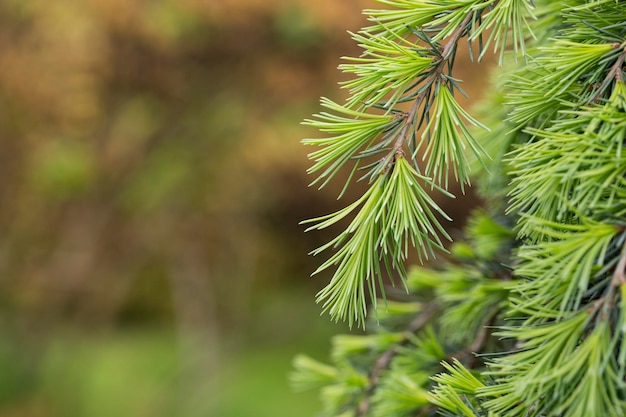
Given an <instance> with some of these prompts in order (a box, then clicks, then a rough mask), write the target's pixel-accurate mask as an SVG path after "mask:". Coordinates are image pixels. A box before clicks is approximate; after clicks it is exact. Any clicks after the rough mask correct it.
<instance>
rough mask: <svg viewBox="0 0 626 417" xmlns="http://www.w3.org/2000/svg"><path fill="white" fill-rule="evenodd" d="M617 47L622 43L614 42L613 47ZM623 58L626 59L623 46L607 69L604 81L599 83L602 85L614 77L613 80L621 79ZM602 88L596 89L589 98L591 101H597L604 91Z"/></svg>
mask: <svg viewBox="0 0 626 417" xmlns="http://www.w3.org/2000/svg"><path fill="white" fill-rule="evenodd" d="M619 47H623V44H622V45H620V44H619V43H616V44H615V48H619ZM625 59H626V47H624V48H623V49H622V53H621V54H620V55H619V56H618V57H617V60H616V61H615V63H614V64H613V65H612V66H611V69H610V70H609V72H608V74H607V75H606V77H605V79H604V81H603V82H602V83H600V85H604V84H605V83H606V82H607V81H610V80H611V78H615V81H618V82H621V81H623V79H622V67H623V66H624V60H625ZM604 90H605V89H604V88H600V89H598V91H597V92H596V94H594V95H593V97H592V98H591V101H592V102H596V101H598V100H599V99H600V96H601V95H602V93H603V92H604Z"/></svg>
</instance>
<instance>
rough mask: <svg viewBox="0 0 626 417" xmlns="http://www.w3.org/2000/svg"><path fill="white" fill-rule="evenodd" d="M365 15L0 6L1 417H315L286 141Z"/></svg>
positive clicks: (317, 352)
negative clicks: (305, 364) (297, 368)
mask: <svg viewBox="0 0 626 417" xmlns="http://www.w3.org/2000/svg"><path fill="white" fill-rule="evenodd" d="M372 6H374V3H373V2H371V1H369V0H317V1H315V2H311V1H307V0H219V1H218V0H133V1H129V0H82V1H76V0H55V1H47V0H0V175H1V179H0V417H4V416H11V417H13V416H15V417H20V416H23V417H56V416H59V417H61V416H62V417H74V416H76V417H85V416H87V417H100V416H102V417H111V416H119V417H125V416H129V417H130V416H132V417H141V416H150V417H159V416H168V417H171V416H182V417H188V416H189V417H192V416H193V417H195V416H208V417H213V416H216V417H222V416H224V417H231V416H232V417H252V416H254V417H264V416H267V417H270V416H271V417H282V416H285V417H287V416H289V417H292V416H294V415H298V416H314V415H315V410H317V409H319V405H318V404H317V401H316V398H315V394H314V393H310V394H307V393H305V394H296V393H293V392H291V390H290V388H289V386H288V382H287V373H288V371H289V369H290V361H291V357H292V356H293V355H294V354H295V353H297V352H300V351H305V352H307V353H308V354H311V355H313V356H317V357H320V358H324V356H325V355H326V352H327V343H328V338H329V336H330V335H331V334H333V333H336V332H342V331H346V329H345V328H344V327H342V326H341V325H335V324H331V323H330V321H329V319H328V317H327V316H322V317H320V316H319V307H318V306H317V305H315V303H314V294H315V293H316V292H317V290H318V289H320V288H321V287H322V286H323V285H324V284H325V283H326V281H327V278H328V277H326V276H321V277H316V278H309V277H308V276H309V274H310V272H311V271H313V270H314V269H315V267H316V265H317V264H318V263H319V259H312V258H310V257H308V256H307V253H308V252H309V251H310V250H312V249H313V248H315V247H317V246H319V245H320V244H321V243H323V242H325V241H326V240H327V239H329V238H330V235H328V234H324V233H311V234H306V235H305V234H304V233H303V227H301V226H299V225H298V222H299V221H300V220H302V219H305V218H309V217H313V216H318V215H321V214H325V213H327V212H329V211H331V210H333V209H336V208H337V207H339V206H341V205H343V204H345V202H344V201H343V200H342V201H341V202H337V201H336V196H337V194H338V189H339V188H340V187H341V185H342V184H341V183H340V181H338V182H337V184H335V188H334V189H333V187H332V186H331V187H329V189H325V190H323V191H322V192H317V191H315V190H313V189H310V188H307V184H308V183H309V182H310V180H311V178H308V177H307V175H306V173H305V170H306V168H307V167H308V165H309V163H308V161H307V158H306V153H307V152H308V151H309V149H306V148H305V147H303V146H302V145H301V144H300V142H299V140H300V139H301V138H303V137H305V136H307V135H312V134H315V132H311V131H308V130H307V129H304V128H303V127H301V126H300V125H299V122H300V121H301V120H302V119H303V118H305V117H308V116H309V115H310V114H311V113H314V112H316V111H318V97H319V96H329V97H332V98H334V99H337V100H339V99H340V98H341V96H342V94H345V93H342V92H340V91H339V90H338V89H337V85H336V83H337V81H338V80H340V79H341V74H340V73H339V72H338V71H337V70H336V66H337V64H338V63H339V57H340V56H342V55H355V54H356V55H358V54H359V53H360V52H359V50H358V49H357V47H356V46H355V45H354V44H353V42H352V41H351V40H350V38H349V35H348V34H346V30H352V31H356V30H358V29H359V28H360V27H361V26H363V24H364V23H365V19H364V17H363V16H362V15H361V9H362V8H363V7H372ZM474 70H475V71H479V72H480V71H483V72H484V69H481V68H476V69H474ZM465 77H471V74H466V75H465ZM469 90H471V88H470V89H469ZM350 198H351V197H347V199H348V200H349V199H350ZM452 210H454V207H452ZM329 233H336V231H329Z"/></svg>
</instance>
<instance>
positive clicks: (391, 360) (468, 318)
mask: <svg viewBox="0 0 626 417" xmlns="http://www.w3.org/2000/svg"><path fill="white" fill-rule="evenodd" d="M377 1H378V2H379V3H381V4H382V5H384V6H386V8H385V9H380V10H366V11H365V13H366V14H367V15H368V16H369V20H370V25H369V26H368V27H366V28H364V29H363V30H361V31H360V32H359V33H356V34H352V36H353V38H354V39H355V40H356V41H357V42H358V43H359V44H360V46H361V47H362V48H363V53H362V55H361V56H360V57H357V58H346V62H347V63H345V64H343V65H341V66H340V68H341V69H342V70H343V71H345V72H347V73H350V74H353V75H354V78H353V79H351V80H350V81H347V82H345V83H344V84H343V85H342V86H343V87H344V88H347V89H348V91H349V93H350V97H349V98H348V99H347V101H346V102H345V103H344V104H338V103H334V102H332V101H330V100H327V99H323V100H322V105H323V106H324V107H326V108H327V109H328V112H327V113H321V114H319V115H317V116H316V117H315V118H314V119H312V120H307V121H306V123H307V124H308V125H311V126H314V127H317V128H318V129H319V130H321V131H322V132H324V133H327V134H328V136H327V137H325V138H323V139H306V140H305V143H306V144H308V145H315V146H317V147H318V149H317V150H315V151H313V152H312V153H311V154H310V156H311V158H312V159H313V160H314V165H313V167H312V168H311V172H315V173H319V174H318V175H319V177H318V179H317V180H316V181H315V182H314V183H317V184H320V185H321V186H322V187H323V186H325V185H326V184H328V182H329V181H331V180H332V179H333V178H334V177H335V176H336V175H337V174H338V173H339V171H340V169H341V168H342V167H343V166H344V165H346V164H349V165H351V168H352V170H351V175H350V176H349V177H348V180H347V182H346V187H348V186H349V184H350V183H351V182H352V181H353V180H354V178H360V179H361V180H363V181H367V183H368V188H367V191H366V192H365V193H364V194H363V196H362V197H361V198H359V199H358V200H357V201H356V202H354V203H352V204H350V205H348V206H347V207H346V208H344V209H342V210H339V211H337V212H336V213H333V214H330V215H327V216H323V217H320V218H318V219H314V220H312V221H311V222H313V223H315V224H314V226H312V227H311V229H321V228H325V227H329V226H332V227H333V228H337V227H338V226H339V223H340V222H341V221H343V220H345V219H347V218H348V217H350V218H351V219H352V220H351V221H349V222H348V226H347V228H346V229H345V230H344V231H343V232H340V234H339V235H338V237H337V238H335V239H334V240H332V241H331V242H329V243H328V244H326V245H324V246H323V247H321V248H320V249H318V250H316V251H315V252H314V254H318V253H320V252H322V251H325V250H332V253H331V255H330V258H329V259H328V260H327V261H326V262H324V263H323V264H322V266H320V268H319V270H318V271H317V272H319V271H322V270H326V269H330V270H332V271H334V276H333V278H332V280H331V282H330V284H329V285H328V286H327V287H326V288H325V289H323V290H322V291H321V292H320V293H319V294H318V301H319V302H321V303H323V309H324V311H328V312H329V313H330V315H331V317H332V318H333V319H335V320H339V319H341V320H346V321H347V322H348V323H349V324H350V325H351V326H352V325H354V324H356V325H359V326H362V327H365V324H366V322H368V323H369V324H370V326H369V329H370V330H371V332H370V334H368V335H364V336H337V337H335V338H334V339H333V341H332V352H331V359H332V365H326V364H322V363H319V362H317V361H315V360H313V359H311V358H308V357H305V356H299V357H298V358H297V359H296V360H295V371H294V374H293V382H294V384H295V385H296V386H297V387H298V388H303V389H304V388H307V389H308V388H320V389H321V397H322V400H323V404H324V407H323V408H324V411H323V414H322V415H323V416H328V417H348V416H375V417H376V416H381V417H382V416H385V417H406V416H432V415H443V416H449V417H451V416H465V417H482V416H484V417H487V416H490V417H492V416H511V417H517V416H524V417H540V416H546V417H549V416H554V417H556V416H563V417H575V416H615V417H617V416H624V415H626V379H625V377H626V340H625V339H624V334H625V333H626V270H625V269H626V203H625V202H626V179H625V178H626V177H625V175H626V152H624V151H623V147H624V146H625V133H626V84H625V82H626V79H625V78H624V77H625V75H626V74H625V73H624V61H625V58H626V5H625V4H624V2H620V1H616V0H593V1H591V0H588V1H586V0H567V1H562V2H551V1H547V0H536V1H532V0H500V1H498V0H457V1H453V0H440V1H434V0H432V1H429V0H377ZM460 42H468V43H469V45H470V53H471V54H472V56H473V57H474V58H475V59H477V60H480V59H482V58H483V57H484V56H486V54H489V53H491V51H494V52H495V53H496V54H497V56H498V58H499V62H500V69H499V71H498V73H497V74H496V77H495V80H494V82H493V83H492V84H491V85H490V86H485V87H489V94H488V97H487V99H486V100H485V103H483V105H482V107H481V109H482V110H481V111H480V113H479V114H478V116H472V115H470V113H469V112H468V111H467V110H466V109H464V108H463V107H462V106H461V105H460V104H459V102H458V101H457V95H458V94H464V92H463V90H462V89H461V87H460V80H459V79H457V78H456V77H455V64H454V63H455V55H456V51H457V47H458V45H459V44H460ZM356 173H361V175H357V176H356V177H355V174H356ZM450 176H453V177H454V181H456V182H459V183H460V184H461V185H468V184H469V182H470V177H472V178H475V179H477V181H478V190H479V192H480V193H481V195H482V196H483V198H484V200H485V201H486V204H485V206H486V209H483V210H478V211H476V212H474V213H473V214H472V216H471V219H470V221H469V223H468V226H467V227H466V230H465V237H464V238H463V239H462V240H460V241H457V242H454V243H452V244H451V245H450V246H447V245H444V242H445V241H446V240H450V236H449V235H448V234H447V233H446V232H445V229H444V227H443V226H442V223H441V222H440V220H439V219H440V218H447V215H446V214H445V213H443V212H442V211H441V209H440V208H439V206H438V205H437V204H436V203H435V199H434V198H431V197H430V195H431V194H432V193H433V192H434V193H440V194H443V195H444V196H447V197H452V195H451V194H450V193H449V191H448V190H449V189H450V184H451V182H452V181H451V178H449V177H450ZM344 190H345V188H344ZM437 215H439V216H437ZM444 247H448V248H449V250H446V249H445V248H444ZM411 248H415V250H416V251H417V253H418V254H419V255H420V259H422V260H430V259H432V258H434V256H435V254H436V252H439V253H438V254H437V256H438V257H439V259H438V261H437V263H436V264H435V263H432V265H433V266H427V267H424V266H422V267H413V268H411V269H409V270H408V273H407V272H406V271H405V265H404V264H405V262H406V259H407V256H408V252H409V250H410V249H411ZM442 259H443V260H442ZM394 275H396V276H398V277H399V278H400V280H401V282H402V284H403V285H404V287H405V288H406V289H407V292H408V294H407V295H406V296H403V297H397V296H396V297H395V298H394V299H393V300H387V301H386V302H385V303H378V304H377V302H376V300H377V297H378V295H381V296H382V297H383V298H384V296H385V291H384V280H385V278H386V277H387V276H389V277H391V278H392V279H393V277H394ZM368 305H369V306H370V308H371V309H372V310H373V311H374V313H375V314H373V316H374V317H375V320H374V321H372V320H371V316H370V317H369V318H368V317H367V312H368Z"/></svg>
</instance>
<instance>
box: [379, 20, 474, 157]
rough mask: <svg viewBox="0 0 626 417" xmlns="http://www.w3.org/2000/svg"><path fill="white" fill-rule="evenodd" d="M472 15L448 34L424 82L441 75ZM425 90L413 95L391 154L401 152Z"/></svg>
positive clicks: (431, 81)
mask: <svg viewBox="0 0 626 417" xmlns="http://www.w3.org/2000/svg"><path fill="white" fill-rule="evenodd" d="M473 16H474V11H471V12H469V13H468V14H467V16H465V19H463V21H462V22H461V24H460V25H459V26H458V27H457V28H456V30H455V31H454V33H453V34H452V35H451V36H450V38H449V40H448V42H446V44H445V45H444V47H443V48H442V49H441V55H440V57H439V59H438V61H437V65H436V67H435V69H434V70H433V71H432V72H431V73H430V74H429V75H428V77H427V78H426V79H425V80H424V83H425V84H427V85H428V84H432V83H434V82H435V81H436V80H437V79H438V78H439V77H440V76H441V74H442V73H443V69H444V67H445V64H446V63H447V62H448V60H449V59H450V58H451V56H452V52H453V51H454V47H455V46H456V44H457V43H458V41H459V39H461V36H463V33H464V32H465V30H466V29H467V25H468V24H469V23H470V22H471V20H472V17H473ZM427 91H428V88H424V89H423V90H422V92H420V93H419V94H418V95H417V97H415V101H414V102H413V105H412V106H411V109H410V110H409V111H408V113H406V116H405V119H406V120H407V122H406V124H405V125H404V127H403V128H402V130H401V131H400V133H399V134H398V137H397V138H396V140H395V142H394V144H393V147H392V152H391V155H392V156H393V155H397V154H398V153H401V152H402V147H403V145H404V143H405V142H406V140H407V136H408V132H409V127H415V126H414V125H415V122H414V120H415V116H416V115H417V111H418V110H419V108H420V107H421V105H422V104H423V102H424V99H425V98H426V96H427Z"/></svg>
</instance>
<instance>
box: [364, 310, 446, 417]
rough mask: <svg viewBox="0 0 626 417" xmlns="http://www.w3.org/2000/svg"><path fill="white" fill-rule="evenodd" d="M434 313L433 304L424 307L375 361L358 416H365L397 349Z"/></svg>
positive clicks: (426, 322)
mask: <svg viewBox="0 0 626 417" xmlns="http://www.w3.org/2000/svg"><path fill="white" fill-rule="evenodd" d="M436 312H437V306H436V305H435V304H434V303H429V304H428V305H426V308H424V310H422V311H421V312H420V314H419V315H418V316H417V317H416V318H415V319H414V320H413V321H412V322H411V323H409V325H408V326H407V332H406V336H405V337H404V338H403V339H402V340H400V341H399V342H398V343H396V344H394V345H393V346H392V347H390V348H389V349H387V350H386V351H385V352H384V353H383V354H382V355H380V356H379V357H378V359H376V362H375V364H374V368H373V369H372V372H371V374H370V377H369V387H368V389H367V392H366V393H365V397H364V398H363V400H362V401H361V403H360V404H359V406H358V408H357V415H358V416H362V417H364V416H366V415H367V412H368V410H369V407H370V398H371V396H372V394H373V393H374V391H375V390H376V388H377V386H378V381H379V380H380V375H381V374H382V372H383V371H385V370H386V369H388V368H389V365H391V361H392V360H393V358H394V357H395V356H396V355H397V354H398V348H399V347H401V346H403V345H404V344H406V343H407V342H408V341H409V335H410V334H414V333H416V332H417V331H419V330H420V329H422V328H423V327H424V326H426V324H428V322H430V320H431V319H432V318H433V316H434V315H435V313H436Z"/></svg>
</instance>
